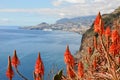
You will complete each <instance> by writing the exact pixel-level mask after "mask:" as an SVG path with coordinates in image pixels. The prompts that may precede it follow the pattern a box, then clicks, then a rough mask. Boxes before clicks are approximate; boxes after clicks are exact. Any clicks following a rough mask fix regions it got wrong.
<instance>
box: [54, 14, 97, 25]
mask: <svg viewBox="0 0 120 80" xmlns="http://www.w3.org/2000/svg"><path fill="white" fill-rule="evenodd" d="M94 18H95V15H91V16H82V17H75V18H62V19H60V20H57V21H56V23H57V24H66V23H73V24H80V25H84V26H90V25H91V22H92V21H93V20H94Z"/></svg>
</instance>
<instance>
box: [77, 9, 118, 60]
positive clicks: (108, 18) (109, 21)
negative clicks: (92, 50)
mask: <svg viewBox="0 0 120 80" xmlns="http://www.w3.org/2000/svg"><path fill="white" fill-rule="evenodd" d="M102 18H103V21H104V24H105V27H106V26H110V27H113V26H114V21H118V23H119V24H120V7H119V8H117V9H116V10H115V11H114V12H112V13H110V14H104V15H102ZM93 36H97V34H96V33H94V32H93V24H92V25H91V28H90V29H88V30H87V31H86V32H85V33H84V34H83V37H82V40H81V45H80V49H79V51H78V53H77V54H76V57H77V58H80V57H81V56H82V55H84V54H86V53H87V47H88V46H90V47H92V46H93Z"/></svg>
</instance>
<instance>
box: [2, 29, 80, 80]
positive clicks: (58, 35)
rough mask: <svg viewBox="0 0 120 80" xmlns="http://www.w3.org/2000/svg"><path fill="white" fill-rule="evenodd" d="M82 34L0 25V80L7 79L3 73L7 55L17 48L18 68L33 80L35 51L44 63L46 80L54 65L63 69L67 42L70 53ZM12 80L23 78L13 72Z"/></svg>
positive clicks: (73, 51) (77, 47) (75, 47)
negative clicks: (39, 54)
mask: <svg viewBox="0 0 120 80" xmlns="http://www.w3.org/2000/svg"><path fill="white" fill-rule="evenodd" d="M81 37H82V35H80V34H77V33H73V32H64V31H41V30H22V29H18V28H17V27H0V80H8V79H7V78H6V75H5V72H6V68H7V61H8V59H7V58H8V55H10V56H12V55H13V51H14V50H15V49H16V50H17V55H18V57H19V59H20V65H19V66H18V69H19V70H20V72H21V73H22V74H24V76H26V77H27V78H28V79H29V80H33V70H34V66H35V61H36V59H37V56H38V52H40V53H41V58H42V60H43V63H44V66H45V76H44V79H45V80H49V78H48V73H49V72H50V70H51V69H52V68H53V65H57V68H58V69H64V68H65V64H64V59H63V58H64V52H65V48H66V45H67V44H69V46H70V50H71V52H72V54H74V53H75V52H76V51H77V50H78V49H79V47H80V42H81ZM13 80H22V79H21V78H20V77H19V76H18V75H17V74H16V73H15V76H14V78H13Z"/></svg>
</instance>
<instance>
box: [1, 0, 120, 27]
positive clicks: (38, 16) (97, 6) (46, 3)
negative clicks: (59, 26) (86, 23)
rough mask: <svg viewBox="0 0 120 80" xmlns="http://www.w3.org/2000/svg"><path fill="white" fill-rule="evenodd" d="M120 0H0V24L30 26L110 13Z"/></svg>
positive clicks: (118, 4)
mask: <svg viewBox="0 0 120 80" xmlns="http://www.w3.org/2000/svg"><path fill="white" fill-rule="evenodd" d="M118 6H120V0H0V25H3V26H13V25H14V26H32V25H37V24H39V23H41V22H47V23H49V24H53V23H55V21H56V20H58V19H61V18H73V17H78V16H88V15H96V14H97V13H98V12H99V11H100V12H101V14H104V13H110V12H112V11H114V9H116V8H117V7H118Z"/></svg>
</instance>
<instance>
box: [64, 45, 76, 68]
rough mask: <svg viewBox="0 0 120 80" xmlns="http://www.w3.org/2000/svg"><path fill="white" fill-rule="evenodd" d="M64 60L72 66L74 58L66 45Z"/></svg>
mask: <svg viewBox="0 0 120 80" xmlns="http://www.w3.org/2000/svg"><path fill="white" fill-rule="evenodd" d="M64 61H65V63H66V64H67V65H69V66H71V67H73V66H74V65H75V61H74V58H73V56H72V54H71V52H70V50H69V46H68V45H67V48H66V51H65V53H64Z"/></svg>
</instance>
